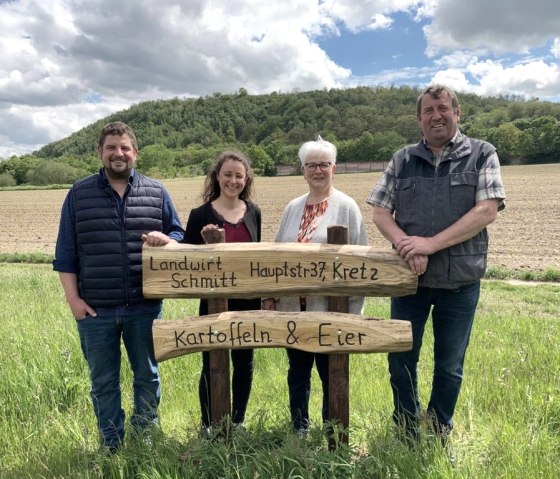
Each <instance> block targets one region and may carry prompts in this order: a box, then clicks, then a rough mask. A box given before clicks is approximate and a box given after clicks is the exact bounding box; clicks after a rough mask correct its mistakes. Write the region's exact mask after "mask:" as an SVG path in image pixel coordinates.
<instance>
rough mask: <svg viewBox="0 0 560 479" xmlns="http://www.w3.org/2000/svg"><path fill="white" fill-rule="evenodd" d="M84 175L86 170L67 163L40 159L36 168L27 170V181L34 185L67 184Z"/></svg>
mask: <svg viewBox="0 0 560 479" xmlns="http://www.w3.org/2000/svg"><path fill="white" fill-rule="evenodd" d="M84 176H87V171H84V170H82V169H78V168H74V167H73V166H70V165H68V164H67V163H59V162H57V161H52V160H42V161H41V162H40V164H39V166H38V167H37V168H36V169H34V170H29V171H28V172H27V182H28V183H30V184H32V185H35V186H46V185H67V184H71V183H74V181H76V180H78V179H80V178H83V177H84Z"/></svg>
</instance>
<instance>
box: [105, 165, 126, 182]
mask: <svg viewBox="0 0 560 479" xmlns="http://www.w3.org/2000/svg"><path fill="white" fill-rule="evenodd" d="M122 163H126V162H122ZM131 171H132V167H129V166H128V164H127V165H126V168H125V169H124V170H121V169H119V170H115V169H113V163H110V164H109V168H105V173H106V174H107V176H108V177H109V178H110V179H112V180H128V177H129V176H130V172H131Z"/></svg>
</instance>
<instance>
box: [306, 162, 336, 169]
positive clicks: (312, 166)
mask: <svg viewBox="0 0 560 479" xmlns="http://www.w3.org/2000/svg"><path fill="white" fill-rule="evenodd" d="M331 165H332V163H327V162H326V161H325V162H323V163H306V164H305V165H304V166H305V168H307V169H308V170H309V171H317V168H320V169H321V170H322V171H325V170H328V169H329V168H330V167H331Z"/></svg>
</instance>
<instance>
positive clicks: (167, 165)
mask: <svg viewBox="0 0 560 479" xmlns="http://www.w3.org/2000/svg"><path fill="white" fill-rule="evenodd" d="M174 156H175V155H174V154H173V152H172V151H171V150H168V149H167V148H166V147H165V146H163V145H162V144H157V145H149V146H146V147H144V148H142V149H141V150H140V152H139V153H138V161H137V168H138V170H139V171H141V172H144V173H146V174H147V175H149V176H154V177H155V178H173V177H174V176H175V164H174Z"/></svg>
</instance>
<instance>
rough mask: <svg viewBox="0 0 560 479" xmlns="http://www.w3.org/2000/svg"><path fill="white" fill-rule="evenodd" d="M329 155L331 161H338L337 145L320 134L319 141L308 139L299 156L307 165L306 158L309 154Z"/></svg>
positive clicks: (333, 162)
mask: <svg viewBox="0 0 560 479" xmlns="http://www.w3.org/2000/svg"><path fill="white" fill-rule="evenodd" d="M323 155H327V157H328V158H329V161H330V162H331V163H332V164H333V165H334V164H335V163H336V146H334V145H333V144H332V143H330V142H328V141H326V140H323V139H322V138H321V137H320V136H318V137H317V141H306V142H305V143H304V144H303V145H301V148H300V149H299V152H298V156H299V161H301V164H302V165H305V160H306V159H307V157H308V156H323Z"/></svg>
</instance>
